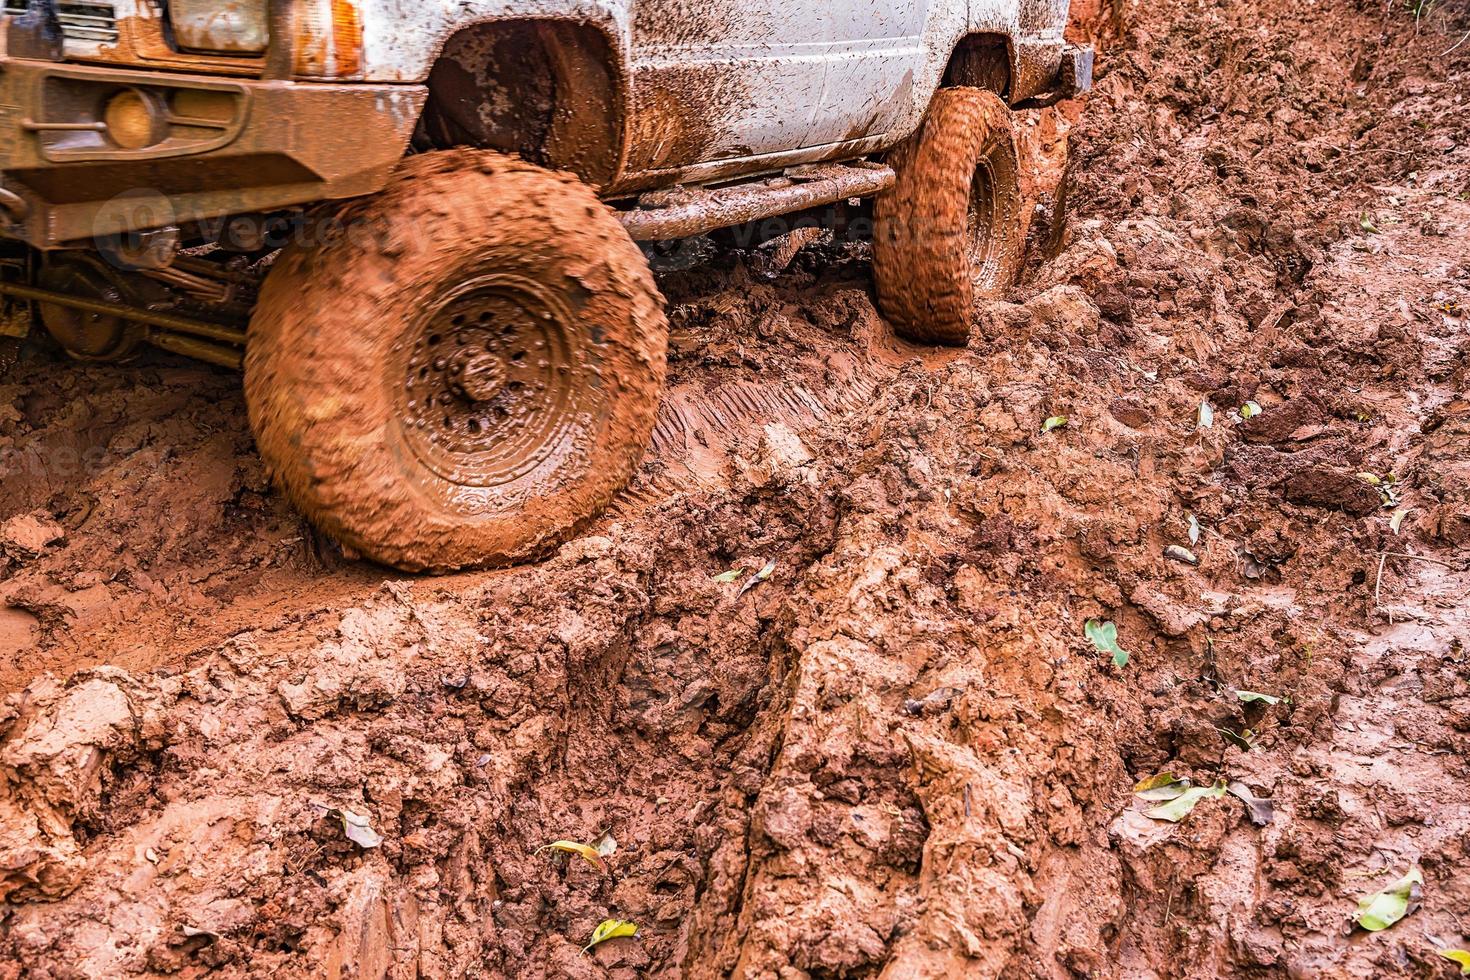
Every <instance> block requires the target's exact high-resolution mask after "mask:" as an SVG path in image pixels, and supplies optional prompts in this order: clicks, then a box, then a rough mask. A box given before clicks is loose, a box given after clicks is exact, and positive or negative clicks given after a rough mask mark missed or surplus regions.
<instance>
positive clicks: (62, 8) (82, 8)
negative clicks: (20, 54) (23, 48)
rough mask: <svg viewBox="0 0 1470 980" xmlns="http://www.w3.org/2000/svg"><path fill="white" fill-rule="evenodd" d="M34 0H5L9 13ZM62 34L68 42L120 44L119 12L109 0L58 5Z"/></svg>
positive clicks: (23, 7)
mask: <svg viewBox="0 0 1470 980" xmlns="http://www.w3.org/2000/svg"><path fill="white" fill-rule="evenodd" d="M30 6H31V0H5V12H6V13H7V14H23V13H25V12H26V11H27V10H28V9H29V8H30ZM57 8H58V9H57V16H58V17H59V18H60V20H61V33H62V34H63V35H65V36H66V39H67V40H68V41H101V42H102V43H104V44H115V43H117V12H116V11H115V10H114V8H113V5H112V3H110V2H107V0H81V2H78V3H61V4H57Z"/></svg>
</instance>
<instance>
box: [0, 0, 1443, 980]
mask: <svg viewBox="0 0 1470 980" xmlns="http://www.w3.org/2000/svg"><path fill="white" fill-rule="evenodd" d="M1076 13H1077V15H1078V23H1077V24H1076V25H1075V28H1074V29H1075V30H1076V31H1077V32H1078V33H1080V34H1085V35H1089V36H1093V37H1097V38H1099V39H1100V40H1101V42H1102V43H1103V44H1104V45H1105V46H1106V51H1105V54H1104V55H1103V57H1102V58H1101V59H1100V66H1099V67H1100V70H1099V79H1098V82H1097V86H1096V89H1095V91H1094V93H1093V94H1092V96H1091V97H1090V99H1089V100H1088V101H1087V103H1086V105H1085V106H1083V105H1080V104H1069V105H1064V106H1061V107H1058V108H1057V109H1055V110H1053V111H1050V112H1046V113H1033V114H1031V116H1030V117H1029V119H1028V123H1027V134H1028V135H1027V144H1028V149H1029V151H1030V153H1031V160H1032V162H1033V164H1034V167H1035V173H1036V175H1037V177H1036V187H1035V193H1036V197H1037V201H1038V205H1039V208H1040V210H1039V212H1038V217H1037V220H1036V222H1035V224H1034V227H1033V231H1032V241H1031V246H1030V252H1029V260H1028V266H1027V271H1026V273H1025V276H1024V277H1023V280H1022V282H1021V284H1020V285H1019V286H1018V287H1017V289H1016V291H1015V293H1014V295H1013V296H1012V297H1011V299H1012V302H1004V303H990V304H985V305H984V306H983V307H981V308H978V309H977V310H976V318H977V329H976V333H975V337H974V339H973V341H972V343H971V345H970V347H969V348H968V349H967V350H963V351H954V352H941V353H936V352H934V351H932V350H926V349H923V348H918V347H910V346H907V345H904V344H901V343H899V342H897V341H895V340H893V339H892V338H891V336H890V334H889V332H888V330H887V328H886V326H885V325H884V323H883V322H882V321H881V319H880V318H879V317H878V315H877V313H876V312H875V310H874V306H873V299H872V291H871V271H870V266H869V262H868V257H867V255H866V253H865V251H864V250H863V249H862V248H857V247H841V246H838V245H834V244H830V243H826V242H821V241H818V242H814V243H811V244H808V245H807V247H806V248H804V249H802V250H800V251H799V252H796V251H795V249H794V248H787V249H784V250H783V249H780V248H776V249H768V250H765V251H762V252H758V253H734V252H722V251H719V250H708V251H707V252H703V253H701V255H700V257H701V258H703V259H704V261H703V262H702V263H701V264H696V265H693V266H692V267H691V268H687V269H683V270H679V271H675V270H669V271H665V272H664V273H662V274H661V278H660V285H661V286H662V287H663V289H664V290H665V292H666V294H667V295H668V297H669V301H670V315H671V320H672V323H673V326H674V334H673V338H672V344H671V351H670V371H671V379H672V387H671V391H670V395H669V399H668V403H667V407H666V408H665V410H664V414H663V416H662V418H661V421H660V424H659V426H658V430H657V433H656V436H655V446H654V451H653V453H652V455H651V456H650V458H649V461H648V463H647V464H646V465H645V467H644V469H643V471H642V472H641V474H640V475H639V477H638V478H637V480H636V482H635V484H634V486H633V487H632V489H630V490H629V491H628V492H627V493H626V494H625V495H624V496H623V497H622V498H621V500H620V501H619V503H618V504H617V506H616V507H615V508H614V510H613V511H612V512H611V513H609V514H608V515H607V517H606V518H605V519H603V520H602V521H601V522H600V523H599V524H598V525H597V526H596V527H594V528H593V529H592V530H591V531H590V532H589V533H588V534H586V535H585V536H583V537H581V538H580V539H578V540H576V541H574V542H572V543H571V544H569V545H567V546H566V547H564V548H563V549H562V550H561V552H560V553H559V555H557V556H556V557H555V558H554V559H552V560H550V561H547V562H545V563H543V564H541V565H537V566H535V567H529V568H521V569H516V570H512V571H507V572H499V573H483V574H470V575H460V576H455V577H450V578H438V579H431V578H413V577H407V576H400V575H396V574H391V573H387V572H384V571H382V570H381V569H378V568H374V567H372V566H368V565H365V564H363V563H361V562H358V561H356V560H355V557H354V556H352V555H350V554H343V553H342V552H341V551H340V550H339V549H337V548H336V547H335V546H334V545H332V544H331V543H330V542H328V541H325V540H322V539H320V538H319V537H317V536H316V535H315V534H314V533H313V532H312V530H311V529H310V528H309V527H308V526H307V525H306V524H305V523H304V522H303V521H302V520H301V519H299V518H298V517H297V516H295V515H294V514H293V513H292V512H291V511H290V510H289V509H288V508H287V507H286V506H285V505H284V504H283V503H282V501H281V500H280V499H279V498H278V497H277V496H276V495H275V494H274V493H273V492H272V491H271V489H270V486H269V482H268V480H267V478H266V475H265V473H264V472H263V470H262V467H261V465H260V462H259V460H258V459H257V457H256V456H255V455H254V452H253V448H252V442H251V438H250V434H249V430H248V426H247V422H246V417H245V411H244V408H243V405H242V402H241V398H240V394H239V390H238V379H237V378H235V377H233V376H230V375H228V374H225V373H223V372H217V371H214V370H212V369H209V368H204V367H198V366H194V365H191V364H188V363H186V362H183V361H180V360H176V359H172V358H169V357H166V356H164V355H150V356H148V357H147V358H145V359H144V360H142V361H140V362H138V363H135V364H133V365H129V366H126V367H88V366H77V365H71V364H65V363H63V362H62V361H61V359H60V358H59V357H58V356H55V355H53V354H52V353H50V352H48V351H46V350H44V349H39V350H29V351H27V354H26V357H25V358H24V360H23V361H22V362H21V364H20V365H19V367H18V368H17V369H16V370H15V371H14V372H12V373H11V374H10V375H9V376H7V377H6V378H5V379H4V380H3V381H0V461H3V464H4V465H3V469H0V688H3V689H4V690H5V691H7V692H13V693H10V696H9V699H8V700H7V701H5V702H4V706H3V707H0V901H3V903H4V904H3V905H0V977H4V978H16V977H20V976H34V977H57V978H62V977H122V976H154V975H165V974H167V975H178V976H202V975H205V974H210V973H218V974H219V975H222V976H262V977H263V976H278V977H298V976H300V977H308V976H310V977H318V976H327V977H333V978H338V977H374V978H376V977H414V976H429V977H438V976H462V975H471V976H487V977H500V976H505V977H585V978H601V977H616V978H631V977H635V976H658V977H691V978H700V977H718V976H725V975H733V976H738V977H746V978H757V977H771V978H777V977H779V978H783V980H787V978H800V977H865V976H871V977H884V978H901V977H902V978H907V977H941V976H943V977H948V976H975V977H985V976H995V977H1002V976H1003V977H1067V976H1097V977H1200V976H1283V977H1285V976H1291V977H1364V976H1384V977H1440V976H1445V977H1447V976H1451V975H1454V974H1455V971H1456V970H1457V967H1455V966H1454V964H1452V963H1451V962H1449V961H1448V960H1446V959H1444V958H1442V957H1441V955H1440V951H1442V950H1453V949H1463V948H1465V947H1467V946H1470V932H1467V930H1470V879H1467V877H1466V875H1465V873H1464V869H1465V866H1466V862H1467V861H1470V780H1467V775H1470V774H1467V771H1466V762H1465V759H1466V752H1467V749H1470V649H1467V646H1470V40H1467V39H1465V35H1466V32H1467V31H1470V10H1467V8H1466V7H1465V5H1464V4H1463V3H1456V2H1444V3H1440V4H1437V5H1430V4H1425V5H1423V7H1422V8H1419V9H1418V10H1417V16H1416V10H1415V9H1412V8H1411V9H1409V10H1404V9H1402V8H1400V7H1398V6H1396V5H1388V6H1385V5H1384V4H1382V3H1378V2H1371V3H1369V2H1361V3H1357V4H1354V3H1350V2H1346V0H1328V2H1326V3H1323V4H1294V5H1279V4H1278V5H1268V4H1262V3H1259V2H1258V0H1221V2H1186V0H1164V2H1161V3H1156V4H1129V5H1126V6H1111V5H1109V6H1104V7H1103V8H1101V9H1097V8H1093V9H1087V10H1082V9H1079V10H1078V11H1077V12H1076ZM1457 42H1458V43H1457ZM1064 163H1065V165H1066V169H1067V172H1068V173H1069V174H1070V177H1071V179H1070V180H1069V181H1068V182H1067V183H1066V192H1065V193H1064V194H1058V193H1057V192H1056V178H1057V177H1058V176H1059V175H1060V173H1061V170H1062V166H1063V164H1064ZM1063 217H1065V220H1063ZM793 253H794V255H793ZM1257 409H1258V410H1259V411H1258V413H1257V411H1256V410H1257ZM1242 410H1244V411H1242ZM1062 417H1065V418H1066V420H1067V421H1066V424H1064V425H1055V424H1054V425H1053V426H1052V427H1051V428H1050V429H1049V430H1047V429H1046V423H1047V420H1048V419H1059V418H1062ZM1206 421H1208V423H1209V424H1208V425H1206V424H1205V423H1206ZM1181 549H1182V550H1181ZM1191 558H1192V559H1193V562H1191V561H1190V560H1189V559H1191ZM1195 562H1197V564H1195ZM772 564H773V566H774V567H773V570H772V572H771V574H770V576H769V578H768V579H766V580H764V581H760V582H757V583H754V584H752V583H751V577H752V575H753V573H755V572H756V571H757V570H759V569H763V568H765V567H767V566H768V565H772ZM736 569H739V570H740V572H739V574H738V576H736V578H735V580H734V581H723V580H721V579H722V573H725V572H727V571H730V570H736ZM726 577H727V576H726ZM747 586H748V587H747ZM1090 620H1097V621H1100V622H1103V621H1105V622H1110V623H1112V624H1114V626H1115V627H1116V631H1117V643H1118V645H1119V646H1120V647H1121V648H1123V649H1124V650H1126V652H1127V654H1128V659H1127V663H1126V665H1124V666H1121V667H1119V666H1116V665H1115V663H1114V658H1113V657H1112V656H1111V655H1110V654H1109V653H1105V652H1102V651H1100V650H1099V649H1098V647H1096V646H1095V645H1094V644H1093V643H1091V642H1089V639H1088V637H1087V633H1086V624H1087V623H1088V622H1089V621H1090ZM1117 659H1121V658H1117ZM1242 692H1245V693H1244V695H1243V693H1242ZM1250 692H1259V693H1260V694H1265V695H1268V696H1269V698H1267V699H1260V698H1254V697H1251V696H1250ZM1272 702H1274V703H1272ZM1161 772H1169V773H1173V774H1174V775H1175V776H1177V777H1184V778H1188V779H1190V780H1192V781H1193V783H1194V784H1195V785H1196V786H1199V787H1213V786H1216V785H1218V784H1219V782H1220V781H1223V782H1224V783H1225V784H1226V785H1228V786H1231V787H1232V788H1233V789H1234V791H1235V792H1236V793H1239V794H1240V795H1231V794H1227V795H1222V796H1218V797H1217V796H1213V795H1211V796H1208V797H1206V798H1204V799H1202V800H1200V801H1199V802H1198V803H1197V805H1196V806H1195V807H1194V809H1193V812H1192V813H1190V814H1189V815H1188V817H1187V818H1185V819H1183V820H1181V821H1179V822H1178V823H1170V822H1167V821H1163V820H1159V819H1153V818H1150V817H1147V816H1145V815H1144V814H1143V812H1142V811H1143V810H1145V809H1148V808H1149V807H1151V806H1155V805H1157V803H1156V802H1147V801H1144V800H1141V799H1140V798H1139V797H1137V796H1136V795H1135V793H1134V786H1135V784H1136V783H1137V782H1139V781H1140V780H1143V779H1145V778H1147V777H1150V776H1152V775H1154V774H1157V773H1161ZM1242 797H1245V798H1248V799H1249V800H1250V801H1251V802H1249V803H1248V802H1247V800H1246V799H1243V798H1242ZM1263 801H1269V802H1268V803H1267V802H1263ZM344 810H345V811H350V812H351V813H352V814H355V815H357V816H359V817H361V818H364V819H365V821H366V823H367V824H368V825H369V826H370V828H371V831H370V833H363V832H362V831H360V830H357V831H354V836H355V837H357V838H358V840H357V841H354V840H351V839H349V838H348V837H347V836H346V835H345V833H344V828H345V826H346V825H345V824H344V820H343V817H342V816H341V813H342V811H344ZM558 839H566V840H573V841H581V842H594V841H599V840H600V841H602V842H603V843H604V845H605V846H604V850H610V851H611V853H610V854H609V855H608V856H607V857H606V859H605V863H606V869H605V870H604V869H600V868H598V867H595V866H594V865H593V864H592V863H591V862H588V861H584V860H583V859H581V858H579V857H575V856H573V855H565V854H562V853H560V852H545V851H543V852H539V853H538V851H537V849H538V848H540V847H541V846H542V845H545V844H547V843H548V842H550V841H553V840H558ZM363 841H366V842H368V843H375V844H376V846H369V847H364V846H362V842H363ZM609 842H611V843H609ZM1415 868H1417V869H1418V870H1419V872H1420V874H1421V876H1422V879H1423V882H1422V885H1421V886H1419V887H1417V888H1416V889H1415V890H1414V900H1413V901H1412V902H1410V903H1409V905H1410V906H1411V907H1412V911H1410V912H1409V913H1408V914H1407V915H1406V916H1404V917H1403V918H1402V920H1401V921H1398V922H1397V923H1396V924H1394V925H1392V926H1391V927H1389V928H1387V929H1385V930H1382V931H1379V932H1371V933H1370V932H1367V931H1363V930H1357V931H1352V930H1350V929H1348V928H1347V927H1346V926H1347V923H1348V922H1349V917H1350V916H1351V914H1352V913H1353V912H1354V910H1355V909H1356V908H1357V903H1358V900H1359V899H1360V898H1362V897H1364V896H1367V895H1370V894H1372V893H1375V892H1378V891H1380V890H1382V889H1386V888H1389V887H1390V886H1392V885H1393V883H1394V882H1395V881H1397V880H1398V879H1400V878H1402V877H1403V876H1404V875H1406V874H1407V873H1409V872H1410V871H1411V869H1415ZM608 918H616V919H624V920H630V921H633V922H636V923H637V924H638V926H639V933H638V936H637V937H636V938H631V939H630V938H621V939H615V940H612V941H609V942H607V943H604V944H602V945H600V946H598V947H597V948H596V949H595V950H593V951H592V952H591V953H588V954H586V955H583V954H582V952H581V949H582V947H583V946H585V945H586V944H587V942H588V940H589V938H590V937H591V935H592V933H593V930H594V928H595V927H596V926H597V925H598V923H599V922H601V921H602V920H604V919H608Z"/></svg>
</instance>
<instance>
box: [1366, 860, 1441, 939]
mask: <svg viewBox="0 0 1470 980" xmlns="http://www.w3.org/2000/svg"><path fill="white" fill-rule="evenodd" d="M1423 900H1424V872H1422V871H1420V870H1419V869H1418V868H1410V869H1409V873H1408V874H1406V875H1404V876H1403V877H1402V878H1400V879H1399V880H1398V881H1396V882H1394V883H1393V884H1392V885H1390V886H1388V887H1387V888H1385V889H1384V890H1383V891H1381V892H1376V893H1374V894H1372V895H1369V896H1367V897H1366V898H1362V899H1359V900H1358V910H1357V911H1356V912H1354V913H1353V921H1354V922H1355V923H1357V924H1358V927H1359V928H1360V929H1366V930H1368V931H1369V932H1379V931H1380V930H1383V929H1387V928H1388V927H1389V926H1391V925H1393V924H1394V923H1395V922H1397V921H1399V920H1400V919H1402V918H1403V917H1404V916H1406V915H1408V914H1409V913H1410V912H1413V911H1414V910H1416V909H1417V908H1419V905H1420V904H1421V903H1422V902H1423Z"/></svg>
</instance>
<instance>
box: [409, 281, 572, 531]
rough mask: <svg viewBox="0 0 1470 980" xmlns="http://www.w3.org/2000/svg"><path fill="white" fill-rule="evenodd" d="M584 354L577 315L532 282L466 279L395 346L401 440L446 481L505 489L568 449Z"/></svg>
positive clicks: (476, 498)
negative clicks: (407, 337)
mask: <svg viewBox="0 0 1470 980" xmlns="http://www.w3.org/2000/svg"><path fill="white" fill-rule="evenodd" d="M582 358H583V349H582V344H581V343H580V341H579V339H578V333H577V330H576V321H575V318H574V317H573V315H572V314H571V312H570V311H569V310H568V309H566V308H565V307H564V306H563V305H562V304H561V303H560V301H559V300H558V299H557V298H556V297H554V296H551V295H548V294H547V293H546V291H545V290H544V289H543V288H541V287H539V286H538V285H537V284H536V283H533V282H531V281H529V280H522V279H519V278H512V277H503V276H486V277H482V278H479V279H475V280H472V281H470V282H468V283H465V284H464V285H462V286H461V287H460V288H459V289H457V290H454V291H453V292H451V293H449V294H448V295H447V296H446V297H444V298H443V299H441V300H440V301H439V303H438V304H437V305H436V306H433V307H430V308H429V309H427V310H425V311H424V313H423V314H422V315H421V316H420V318H419V322H418V326H417V328H416V329H415V330H412V331H410V333H409V339H408V341H407V342H406V343H405V345H404V346H403V347H402V348H401V349H400V358H399V361H398V363H399V364H400V370H401V372H402V373H401V380H400V381H399V406H398V407H399V420H400V425H401V429H402V432H403V437H404V441H405V443H406V444H407V445H408V447H409V449H411V450H412V452H413V454H414V455H415V456H416V457H417V458H418V459H419V460H420V461H421V462H423V464H424V465H425V466H426V467H428V469H429V470H431V471H432V472H433V473H435V474H437V475H438V476H439V477H441V478H443V479H444V480H447V481H449V482H450V483H453V484H456V485H458V486H461V487H466V488H478V489H480V490H490V491H492V492H494V491H499V490H502V489H507V488H509V487H510V486H511V485H512V484H515V483H516V482H518V481H520V480H522V479H524V478H525V477H526V476H527V475H529V474H531V473H533V472H534V471H536V470H537V469H538V468H540V467H541V466H542V465H543V464H545V463H547V462H548V461H549V460H552V459H553V457H557V456H559V455H565V454H567V453H569V452H570V446H571V440H570V439H569V438H568V437H569V436H570V435H571V434H572V432H573V431H574V430H575V429H577V428H578V427H579V426H581V425H582V424H583V423H584V413H585V404H584V402H585V401H586V400H587V394H588V393H587V391H586V389H585V381H584V380H583V379H582V378H581V376H580V375H581V372H580V371H579V370H578V368H579V366H580V365H581V363H582ZM497 495H498V494H497ZM483 498H484V495H483V494H474V495H471V496H470V497H467V498H466V499H464V500H462V501H459V502H460V503H463V504H464V505H466V506H472V505H474V504H476V503H482V502H483Z"/></svg>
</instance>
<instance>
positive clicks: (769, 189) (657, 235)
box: [618, 161, 895, 242]
mask: <svg viewBox="0 0 1470 980" xmlns="http://www.w3.org/2000/svg"><path fill="white" fill-rule="evenodd" d="M894 179H895V177H894V173H893V168H891V167H887V166H884V165H883V164H881V163H868V162H866V161H864V162H859V163H851V164H841V163H837V164H832V163H825V164H810V165H807V166H801V167H790V168H788V169H787V170H786V171H785V172H784V173H783V174H781V175H780V176H778V177H769V178H766V179H765V180H758V181H753V182H750V183H744V184H731V185H728V186H725V187H676V188H673V189H672V190H668V191H655V192H653V193H650V194H644V195H643V196H642V197H641V198H639V199H638V207H636V208H634V209H633V210H631V211H622V212H619V214H618V218H619V219H620V220H621V221H622V222H623V227H624V228H626V229H628V234H629V235H630V236H631V237H632V238H633V240H634V241H638V242H663V241H670V240H673V239H676V238H690V237H692V236H694V235H701V234H703V233H705V232H707V231H714V230H715V229H716V228H730V227H733V226H735V225H743V224H745V223H746V222H749V221H760V220H761V219H763V218H774V217H776V216H777V215H782V214H791V213H793V212H796V211H805V210H806V209H807V208H815V207H821V206H823V205H826V204H835V203H836V202H838V201H845V200H848V199H850V198H858V197H872V196H873V195H874V194H881V193H883V192H884V191H886V190H888V189H889V188H891V187H892V186H893V182H894Z"/></svg>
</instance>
